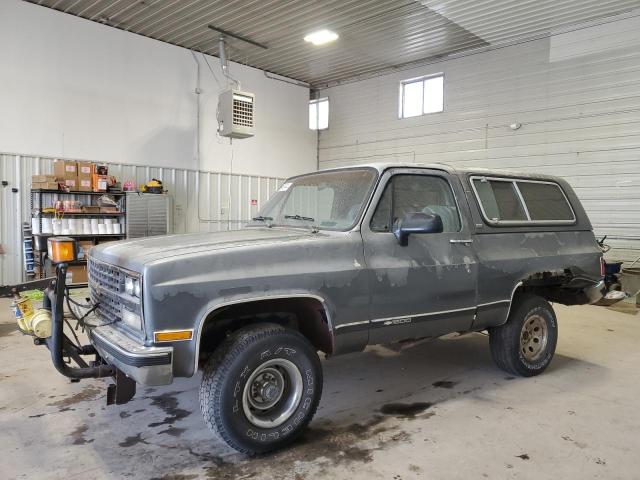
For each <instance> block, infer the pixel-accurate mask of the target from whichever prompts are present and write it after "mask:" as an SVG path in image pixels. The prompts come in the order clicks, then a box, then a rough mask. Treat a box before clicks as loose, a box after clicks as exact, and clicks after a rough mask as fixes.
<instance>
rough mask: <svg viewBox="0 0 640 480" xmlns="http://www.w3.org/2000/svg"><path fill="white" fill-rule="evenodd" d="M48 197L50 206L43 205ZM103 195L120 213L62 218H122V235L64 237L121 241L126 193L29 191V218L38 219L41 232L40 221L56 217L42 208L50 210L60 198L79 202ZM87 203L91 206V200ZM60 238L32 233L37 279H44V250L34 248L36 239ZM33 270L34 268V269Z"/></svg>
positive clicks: (81, 213)
mask: <svg viewBox="0 0 640 480" xmlns="http://www.w3.org/2000/svg"><path fill="white" fill-rule="evenodd" d="M48 195H50V196H51V200H50V205H44V203H43V201H44V199H45V198H46V196H48ZM103 195H109V196H111V197H113V198H114V199H115V200H116V202H117V203H118V207H119V209H120V211H118V212H96V213H90V212H64V213H63V214H62V217H63V218H64V217H68V218H69V217H73V218H83V217H84V218H122V219H123V220H122V221H121V222H119V223H120V225H121V232H122V233H117V234H115V233H113V234H112V233H103V234H84V233H82V234H69V235H64V236H67V237H72V238H76V239H79V240H83V239H84V240H86V239H101V238H110V239H122V238H125V237H126V232H125V225H126V223H125V222H126V214H127V213H126V198H127V197H126V193H125V192H75V191H74V192H63V191H60V190H45V189H42V188H34V189H31V205H30V206H31V218H38V227H39V231H40V232H42V219H43V218H54V217H56V216H57V215H56V213H49V212H43V211H42V210H43V209H44V208H52V207H53V205H54V204H55V202H56V201H57V200H60V199H61V197H64V198H69V197H71V199H73V200H79V199H81V198H84V199H85V200H89V199H93V198H96V197H101V196H103ZM89 202H90V203H91V204H92V203H93V202H91V200H89ZM55 236H61V235H58V234H53V233H32V239H33V241H32V245H33V257H34V267H35V266H37V267H39V274H37V275H35V276H36V277H37V278H44V272H45V260H46V255H47V252H46V249H45V250H42V249H40V250H37V249H36V246H37V245H39V244H40V243H41V242H37V241H36V237H41V238H44V239H45V240H44V241H45V242H46V239H47V238H49V237H55ZM85 263H86V259H79V260H76V261H75V262H73V264H75V265H82V264H85ZM34 270H35V268H34Z"/></svg>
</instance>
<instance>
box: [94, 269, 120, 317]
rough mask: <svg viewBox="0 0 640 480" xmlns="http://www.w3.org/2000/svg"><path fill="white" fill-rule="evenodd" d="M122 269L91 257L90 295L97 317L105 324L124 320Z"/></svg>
mask: <svg viewBox="0 0 640 480" xmlns="http://www.w3.org/2000/svg"><path fill="white" fill-rule="evenodd" d="M121 275H122V274H121V272H120V269H118V268H117V267H115V266H113V265H109V264H107V263H103V262H100V261H98V260H95V259H93V258H91V257H89V295H90V297H91V302H92V303H93V304H96V303H97V304H98V308H97V309H96V310H95V313H96V314H97V316H98V317H99V318H100V319H101V320H103V321H105V322H109V323H112V322H117V321H119V320H122V314H121V313H120V311H121V308H120V306H121V303H122V302H121V299H120V295H119V293H120V276H121Z"/></svg>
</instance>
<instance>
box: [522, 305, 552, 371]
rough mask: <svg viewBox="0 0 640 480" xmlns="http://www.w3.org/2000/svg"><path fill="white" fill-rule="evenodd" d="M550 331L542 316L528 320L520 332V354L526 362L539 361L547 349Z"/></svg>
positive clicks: (535, 316) (533, 316) (534, 316)
mask: <svg viewBox="0 0 640 480" xmlns="http://www.w3.org/2000/svg"><path fill="white" fill-rule="evenodd" d="M548 338H549V329H548V328H547V323H546V322H545V321H544V318H542V317H541V316H540V315H532V316H531V317H529V318H527V319H526V321H525V322H524V325H522V330H521V331H520V352H521V353H522V355H523V356H524V358H525V359H526V360H528V361H529V362H534V361H536V360H538V359H539V358H540V357H541V356H542V355H543V354H544V352H545V350H546V348H547V341H548Z"/></svg>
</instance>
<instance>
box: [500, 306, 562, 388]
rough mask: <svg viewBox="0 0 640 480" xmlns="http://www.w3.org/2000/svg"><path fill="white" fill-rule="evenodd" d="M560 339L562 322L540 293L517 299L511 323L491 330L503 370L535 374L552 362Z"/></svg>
mask: <svg viewBox="0 0 640 480" xmlns="http://www.w3.org/2000/svg"><path fill="white" fill-rule="evenodd" d="M557 341H558V321H557V319H556V315H555V313H554V311H553V308H551V305H550V304H549V302H547V301H546V300H545V299H544V298H542V297H538V296H536V295H530V294H523V295H519V296H518V297H517V298H516V299H514V301H513V304H512V305H511V312H510V313H509V318H508V319H507V323H505V324H504V325H501V326H499V327H493V328H490V329H489V345H490V346H491V355H492V357H493V360H494V362H495V363H496V364H497V365H498V367H500V368H501V369H503V370H505V371H507V372H509V373H513V374H515V375H521V376H523V377H532V376H534V375H538V374H540V373H542V372H543V371H544V370H545V369H546V368H547V366H549V364H550V363H551V360H552V359H553V355H554V353H555V351H556V343H557Z"/></svg>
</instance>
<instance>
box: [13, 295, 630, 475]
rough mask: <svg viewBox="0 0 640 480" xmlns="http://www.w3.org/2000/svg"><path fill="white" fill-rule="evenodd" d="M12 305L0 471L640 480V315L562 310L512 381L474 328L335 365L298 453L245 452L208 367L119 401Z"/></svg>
mask: <svg viewBox="0 0 640 480" xmlns="http://www.w3.org/2000/svg"><path fill="white" fill-rule="evenodd" d="M7 306H8V304H7V303H6V302H5V301H2V302H0V323H5V324H3V325H0V451H2V453H3V462H2V467H0V478H11V479H13V478H18V479H20V478H29V479H31V478H37V479H45V478H64V479H74V478H81V479H83V480H86V479H94V478H95V479H108V478H120V477H129V478H145V479H149V478H160V479H165V480H169V479H175V480H177V479H180V480H186V479H197V478H205V479H240V478H256V479H262V478H265V479H266V478H268V479H280V478H286V479H291V480H301V479H316V478H326V479H334V478H349V479H350V480H356V479H389V480H402V479H414V478H416V479H418V478H425V479H426V478H429V479H439V478H442V479H445V478H446V479H450V478H460V479H474V478H479V479H482V478H491V479H494V478H535V479H538V480H539V479H545V478H562V479H572V478H576V479H577V478H580V479H585V478H603V479H617V478H628V479H632V478H635V479H637V478H639V477H640V456H639V455H638V452H639V451H640V413H639V412H638V407H637V405H638V398H640V381H639V380H640V373H639V371H640V369H639V368H638V365H640V349H639V348H638V345H640V329H639V328H638V326H639V322H640V315H638V314H637V312H636V311H635V309H633V308H632V309H629V311H628V312H626V313H621V312H616V311H612V310H610V309H606V308H602V307H591V306H587V307H572V308H566V307H562V306H558V307H556V311H557V313H558V317H559V325H560V340H559V344H558V352H557V354H556V356H555V359H554V361H553V363H552V364H551V366H550V368H549V369H548V370H547V372H546V373H544V374H543V375H542V376H539V377H536V378H530V379H523V378H513V377H511V376H509V375H507V374H505V373H504V372H502V371H500V370H498V369H497V368H496V367H495V366H494V365H493V363H492V361H491V358H490V354H489V346H488V339H487V337H486V336H484V335H480V334H472V335H467V336H462V337H457V338H452V339H442V340H434V341H430V342H426V343H422V344H420V345H416V346H413V347H411V348H407V349H405V350H403V351H401V352H394V351H392V350H390V349H386V348H382V347H376V348H373V349H371V350H369V351H367V352H366V353H362V354H354V355H348V356H343V357H337V358H332V359H329V360H326V361H324V362H323V366H324V371H325V385H324V394H323V398H322V402H321V404H320V409H319V411H318V414H317V415H316V417H315V420H314V421H313V422H312V424H311V427H310V429H309V430H308V432H307V433H306V434H305V435H304V437H303V438H302V440H301V441H300V442H299V443H298V444H297V445H296V446H294V447H292V448H290V449H289V450H287V451H284V452H281V453H277V454H275V455H271V456H267V457H264V458H258V459H247V458H245V457H243V456H241V455H238V454H236V453H234V452H233V451H231V450H229V449H228V448H226V447H225V446H224V445H221V444H219V443H217V442H216V441H214V440H213V439H212V437H211V436H210V433H209V431H208V430H207V429H206V427H205V426H204V423H203V422H202V420H201V416H200V411H199V408H198V404H197V389H198V381H199V378H192V379H186V380H180V381H177V382H176V383H175V384H173V385H170V386H167V387H163V388H148V389H144V388H141V389H139V391H138V394H137V396H136V398H135V400H134V401H132V402H131V403H129V404H127V405H124V406H112V407H106V406H105V400H104V393H105V386H104V385H105V383H104V382H102V381H98V380H96V381H87V380H85V381H82V382H81V383H70V382H69V381H68V380H67V379H65V378H63V377H62V376H60V375H59V374H58V373H57V372H55V371H54V370H53V367H52V366H51V365H50V362H49V358H48V351H47V350H46V349H45V348H42V347H34V346H33V345H32V341H31V339H30V338H29V337H25V336H22V335H21V334H20V333H19V332H17V331H15V330H14V328H13V326H12V324H6V323H7V322H9V321H11V317H10V315H9V313H8V308H7Z"/></svg>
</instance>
